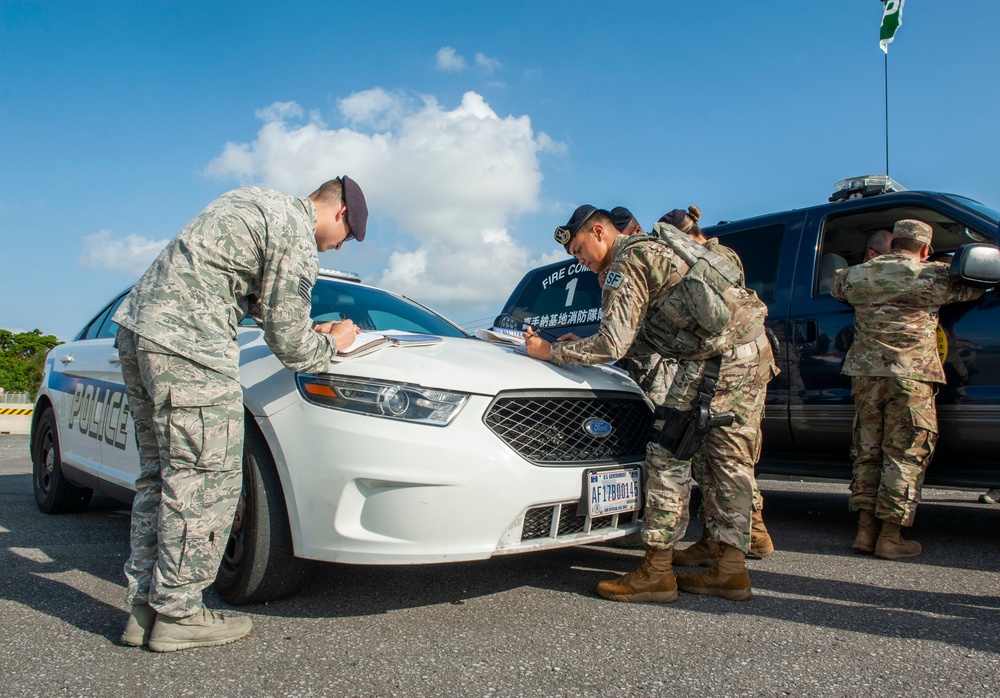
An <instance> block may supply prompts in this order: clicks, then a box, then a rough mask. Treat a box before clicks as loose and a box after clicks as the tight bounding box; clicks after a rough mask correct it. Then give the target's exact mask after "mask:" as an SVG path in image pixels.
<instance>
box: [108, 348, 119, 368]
mask: <svg viewBox="0 0 1000 698" xmlns="http://www.w3.org/2000/svg"><path fill="white" fill-rule="evenodd" d="M121 362H122V359H121V357H120V356H118V352H117V351H116V352H115V353H114V354H111V355H110V356H109V357H108V363H109V364H111V365H112V366H117V365H118V364H120V363H121Z"/></svg>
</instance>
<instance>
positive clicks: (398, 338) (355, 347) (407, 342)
mask: <svg viewBox="0 0 1000 698" xmlns="http://www.w3.org/2000/svg"><path fill="white" fill-rule="evenodd" d="M440 342H441V338H440V337H438V336H437V335H433V334H419V333H416V332H403V331H400V330H385V331H382V332H362V333H360V334H358V335H357V336H355V338H354V342H353V343H352V344H351V346H350V347H348V348H347V349H345V350H344V351H338V352H337V355H336V356H334V357H332V359H331V360H332V361H334V362H337V361H343V360H345V359H352V358H354V357H356V356H364V355H366V354H371V353H372V352H375V351H378V350H379V349H381V348H382V347H388V346H393V347H416V346H428V345H431V344H438V343H440Z"/></svg>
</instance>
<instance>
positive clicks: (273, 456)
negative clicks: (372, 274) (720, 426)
mask: <svg viewBox="0 0 1000 698" xmlns="http://www.w3.org/2000/svg"><path fill="white" fill-rule="evenodd" d="M334 276H336V275H334ZM330 277H331V274H326V273H325V274H322V275H321V278H320V279H319V280H318V281H317V284H316V287H315V289H314V291H313V316H314V318H316V319H319V320H323V319H328V318H334V317H340V314H341V313H343V315H344V316H346V317H348V318H350V319H352V320H354V322H355V323H357V324H358V325H359V326H360V327H362V328H363V329H365V330H369V331H374V332H379V331H385V330H398V331H402V332H411V333H420V334H422V335H432V337H431V338H429V339H428V338H426V337H424V338H422V339H423V341H417V342H412V343H405V342H389V343H387V344H386V345H385V346H383V347H382V348H380V349H378V350H376V351H373V352H371V353H368V354H365V355H360V356H357V357H354V358H350V359H345V360H343V361H341V362H340V363H338V364H336V365H335V366H334V367H333V369H332V370H333V373H331V374H323V375H309V374H296V373H294V372H292V371H289V370H288V369H286V368H284V367H283V366H282V365H281V363H280V362H279V361H278V360H277V359H276V358H275V357H274V355H273V354H271V352H270V350H269V349H268V347H267V345H266V344H265V343H264V341H263V339H262V334H263V333H262V332H261V331H260V330H259V329H257V328H256V327H255V326H252V325H251V326H249V327H242V328H241V329H240V334H239V342H240V346H241V356H240V370H241V380H242V384H243V394H244V403H245V406H246V411H247V419H246V425H247V426H246V441H245V443H246V445H245V448H244V463H243V470H244V484H243V497H242V499H241V502H240V506H239V508H238V511H237V514H236V519H235V523H234V526H233V533H232V536H231V538H230V540H229V543H228V547H227V550H226V554H225V557H224V559H223V562H222V566H221V569H220V571H219V574H218V577H217V579H216V587H217V589H218V590H219V592H220V594H221V595H222V597H223V598H224V599H225V600H227V601H228V602H230V603H252V602H259V601H264V600H266V599H270V598H275V597H278V596H280V595H283V594H287V593H290V592H291V591H293V590H294V589H295V588H296V586H297V583H298V582H299V581H300V580H301V578H302V576H303V571H304V570H305V569H306V566H305V563H304V560H325V561H334V562H347V563H359V564H408V563H428V562H452V561H459V560H479V559H484V558H489V557H491V556H493V555H499V554H505V553H516V552H523V551H531V550H543V549H548V548H557V547H562V546H567V545H575V544H582V543H592V542H596V541H601V540H607V539H610V538H615V537H619V536H622V535H625V534H626V533H629V532H631V531H633V530H635V528H636V527H637V524H636V518H637V516H638V511H637V508H638V507H639V506H641V502H642V499H641V493H640V492H639V486H638V483H639V482H641V480H642V478H641V477H639V475H640V473H639V468H640V466H641V464H642V460H643V456H644V447H645V442H646V435H647V430H648V427H649V422H650V419H651V410H650V407H649V405H648V403H647V402H646V401H645V399H644V398H643V396H642V394H641V392H640V391H639V389H638V388H637V387H636V386H635V385H634V384H633V383H632V382H631V381H629V380H628V379H627V378H625V377H623V376H622V375H620V374H619V373H617V372H615V371H614V370H612V369H606V368H602V367H575V366H567V367H559V366H554V365H552V364H549V363H546V362H539V361H535V360H533V359H530V358H528V357H527V356H526V355H524V354H523V353H521V352H520V351H518V349H517V348H515V347H510V346H502V345H499V344H492V343H489V342H486V341H482V340H480V339H476V338H473V337H470V336H468V335H467V334H466V333H465V332H464V331H463V330H461V329H460V328H459V327H457V326H455V325H453V324H452V323H450V322H449V321H447V320H446V319H444V318H443V317H441V316H439V315H437V314H435V313H433V312H432V311H430V310H428V309H427V308H425V307H423V306H420V305H418V304H416V303H414V302H412V301H410V300H408V299H406V298H403V297H401V296H398V295H395V294H392V293H389V292H387V291H383V290H380V289H376V288H373V287H370V286H365V285H362V284H360V283H358V282H356V281H350V280H346V279H345V278H330ZM123 296H124V294H121V295H119V296H118V297H117V298H115V299H114V300H113V301H112V302H111V303H109V304H108V305H107V306H106V307H105V308H104V309H103V310H102V311H101V312H100V313H98V314H97V315H96V316H95V317H94V319H93V320H91V321H90V322H89V323H88V324H87V326H86V327H85V328H84V329H83V330H82V331H81V332H80V334H79V336H77V337H76V339H75V340H74V341H72V342H69V343H67V344H63V345H60V346H58V347H56V348H55V349H53V350H52V351H51V352H50V354H49V356H48V358H47V360H46V364H45V374H44V378H43V384H42V387H41V390H40V392H39V395H38V399H37V401H36V405H35V413H34V422H33V424H32V433H31V452H32V459H33V463H34V490H35V497H36V500H37V502H38V506H39V507H40V508H41V509H42V511H44V512H46V513H50V514H57V513H70V512H78V511H82V510H83V509H85V508H86V507H87V505H88V504H89V502H90V498H91V494H92V492H93V491H94V490H97V491H99V492H101V493H103V494H106V495H109V496H111V497H115V498H117V499H120V500H122V501H125V502H129V501H131V498H132V496H133V491H134V480H135V477H136V475H137V472H138V456H137V453H136V450H135V442H134V429H133V425H132V420H131V418H130V415H129V408H128V399H127V397H126V395H125V392H124V385H123V381H122V377H121V372H120V370H119V360H118V352H117V350H116V349H115V347H114V337H115V333H116V332H117V326H116V325H115V324H114V323H113V322H112V321H111V319H110V318H111V316H112V315H113V314H114V311H115V309H116V308H117V307H118V304H119V303H120V302H121V299H122V297H123Z"/></svg>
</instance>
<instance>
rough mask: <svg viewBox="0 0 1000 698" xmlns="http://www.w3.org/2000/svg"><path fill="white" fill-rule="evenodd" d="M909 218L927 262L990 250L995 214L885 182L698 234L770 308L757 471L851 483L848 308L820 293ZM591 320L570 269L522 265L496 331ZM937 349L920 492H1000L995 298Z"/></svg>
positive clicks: (589, 278) (959, 306)
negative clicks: (919, 227)
mask: <svg viewBox="0 0 1000 698" xmlns="http://www.w3.org/2000/svg"><path fill="white" fill-rule="evenodd" d="M903 218H918V219H920V220H923V221H926V222H927V223H929V224H930V225H931V226H932V228H933V230H934V242H933V247H934V251H935V255H934V256H935V258H937V257H945V258H946V257H947V256H948V255H949V254H950V253H952V252H954V251H955V250H956V249H957V248H958V247H959V246H960V245H964V244H967V243H991V244H997V224H998V219H1000V213H998V212H997V211H995V210H993V209H990V208H988V207H986V206H984V205H982V204H980V203H979V202H977V201H973V200H971V199H968V198H966V197H962V196H956V195H953V194H942V193H938V192H928V191H906V190H904V189H903V188H902V187H900V186H899V185H898V184H896V183H895V182H893V181H892V180H890V179H888V178H885V177H878V176H869V177H858V178H853V179H849V180H844V181H843V182H839V183H838V184H837V185H836V189H835V191H834V193H833V195H832V196H831V197H830V201H829V202H828V203H824V204H821V205H818V206H813V207H809V208H802V209H794V210H790V211H782V212H780V213H772V214H768V215H764V216H758V217H755V218H748V219H745V220H740V221H723V222H721V223H719V224H717V225H714V226H710V227H705V228H704V231H705V235H706V236H708V237H718V238H719V239H720V240H721V241H722V243H723V244H725V245H727V246H728V247H731V248H732V249H734V250H736V252H737V253H739V255H740V257H741V258H742V260H743V265H744V268H745V271H746V282H747V286H748V287H749V288H751V289H753V290H754V291H756V293H757V295H758V296H760V298H761V300H763V301H764V302H765V303H766V304H767V306H768V321H767V322H768V326H769V327H770V328H771V329H772V330H773V331H774V333H775V335H776V336H777V337H778V339H779V340H780V348H779V351H778V355H777V357H776V358H777V360H778V362H779V365H780V367H781V375H779V376H778V377H777V378H776V379H774V380H773V381H772V382H771V383H770V385H769V386H768V391H767V409H766V412H765V416H764V421H763V425H762V429H763V431H764V447H763V456H762V458H761V461H760V464H759V465H758V472H762V473H781V474H787V475H798V476H821V477H839V478H849V477H850V475H851V461H850V457H849V455H848V453H849V449H850V444H851V426H852V423H853V419H854V403H853V399H852V397H851V383H850V379H849V378H848V377H847V376H843V375H841V373H840V370H841V368H842V366H843V363H844V356H845V354H846V352H847V349H848V347H849V346H850V344H851V342H852V341H853V329H854V311H853V309H852V308H851V307H850V306H848V305H845V304H844V303H841V302H840V301H838V300H836V299H835V298H833V297H832V296H831V295H830V293H829V291H828V288H829V283H830V279H831V277H832V275H833V272H834V271H836V270H838V269H842V268H844V267H846V266H851V265H854V264H857V263H859V262H861V261H862V258H863V256H864V250H865V241H866V239H867V237H868V234H869V233H870V232H872V231H874V230H878V229H890V230H891V229H892V226H893V224H894V223H895V222H896V221H897V220H900V219H903ZM599 322H600V288H599V287H598V285H597V278H596V276H595V275H594V274H592V273H590V272H589V271H587V270H586V269H585V268H583V267H580V266H579V265H578V264H577V263H576V261H575V260H572V259H567V260H566V261H564V262H558V263H556V264H550V265H547V266H545V267H540V268H538V269H535V270H532V271H531V272H529V273H528V274H527V275H525V277H524V279H522V281H521V283H520V284H518V286H517V288H515V289H514V292H513V293H512V294H511V296H510V298H509V299H508V301H507V304H506V305H505V306H504V308H503V310H502V312H501V314H500V315H499V316H498V317H497V319H496V325H497V326H499V327H503V328H508V329H514V330H518V329H522V328H523V326H524V325H525V324H531V325H533V326H537V327H540V328H541V329H542V330H543V331H545V332H547V333H548V335H549V336H550V337H552V336H558V335H559V334H563V333H565V332H574V333H576V334H577V335H580V336H587V335H589V334H592V333H593V332H595V331H596V329H597V327H598V324H599ZM938 350H939V353H940V355H941V356H942V362H943V364H944V370H945V374H946V376H947V379H948V383H947V385H946V386H944V387H942V389H941V391H940V393H939V394H938V401H937V405H938V421H939V429H940V432H941V435H940V439H939V441H938V449H937V452H936V454H935V456H934V461H933V463H932V464H931V466H930V468H929V469H928V472H927V480H926V482H927V483H928V484H937V485H947V486H967V487H983V488H986V487H1000V454H998V449H997V443H998V437H997V434H998V428H1000V296H998V295H997V292H996V291H995V290H992V289H991V290H989V291H988V292H987V293H986V294H985V295H984V296H983V297H982V298H980V299H979V300H978V301H972V302H968V303H956V304H953V305H949V306H945V307H944V308H942V309H941V315H940V325H939V327H938Z"/></svg>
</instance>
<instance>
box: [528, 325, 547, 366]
mask: <svg viewBox="0 0 1000 698" xmlns="http://www.w3.org/2000/svg"><path fill="white" fill-rule="evenodd" d="M524 348H525V350H526V351H527V352H528V356H530V357H531V358H533V359H541V360H542V361H552V344H550V343H549V342H547V341H545V340H544V339H542V338H541V337H540V336H539V335H538V330H536V329H533V328H532V327H531V325H528V327H527V329H525V331H524Z"/></svg>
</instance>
